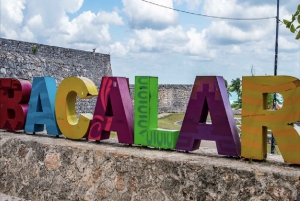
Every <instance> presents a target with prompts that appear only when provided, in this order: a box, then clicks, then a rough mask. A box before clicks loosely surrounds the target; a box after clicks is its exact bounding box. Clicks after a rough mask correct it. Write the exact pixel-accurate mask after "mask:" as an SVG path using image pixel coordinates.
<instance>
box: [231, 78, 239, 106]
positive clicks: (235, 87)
mask: <svg viewBox="0 0 300 201" xmlns="http://www.w3.org/2000/svg"><path fill="white" fill-rule="evenodd" d="M228 91H229V92H236V94H237V100H236V101H234V103H235V104H236V105H237V108H241V107H242V82H241V79H240V78H236V79H233V80H231V84H230V86H229V87H228Z"/></svg>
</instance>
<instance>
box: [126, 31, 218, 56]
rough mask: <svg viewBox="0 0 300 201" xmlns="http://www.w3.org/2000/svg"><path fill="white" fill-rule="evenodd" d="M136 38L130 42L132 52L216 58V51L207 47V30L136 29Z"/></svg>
mask: <svg viewBox="0 0 300 201" xmlns="http://www.w3.org/2000/svg"><path fill="white" fill-rule="evenodd" d="M135 34H136V39H131V40H129V42H128V46H129V50H130V51H132V52H165V53H167V54H184V55H188V56H191V57H192V58H193V59H197V60H210V59H212V58H214V57H215V56H216V55H215V51H213V50H210V49H208V48H207V44H206V43H207V42H206V33H205V31H202V32H197V30H196V29H195V28H191V29H190V30H188V31H186V32H185V31H184V30H183V28H182V26H176V27H169V28H166V29H163V30H153V29H143V30H135Z"/></svg>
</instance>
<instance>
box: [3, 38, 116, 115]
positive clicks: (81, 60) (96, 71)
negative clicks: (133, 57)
mask: <svg viewBox="0 0 300 201" xmlns="http://www.w3.org/2000/svg"><path fill="white" fill-rule="evenodd" d="M33 46H37V52H36V53H35V54H34V53H33V51H32V47H33ZM39 76H52V77H55V79H56V81H57V84H59V83H60V82H61V81H62V80H63V79H64V78H66V77H70V76H84V77H87V78H89V79H91V80H92V81H93V82H94V83H95V85H96V87H97V88H98V87H99V85H100V81H101V78H102V77H103V76H112V70H111V65H110V55H107V54H100V53H94V52H87V51H81V50H74V49H69V48H62V47H55V46H48V45H42V44H36V43H28V42H22V41H16V40H9V39H4V38H0V77H11V78H23V79H28V80H30V81H32V79H33V77H39ZM95 102H96V99H95V98H94V99H90V100H80V101H78V102H77V110H78V112H91V113H93V112H94V105H95Z"/></svg>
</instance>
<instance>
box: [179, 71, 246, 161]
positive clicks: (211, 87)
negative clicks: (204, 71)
mask: <svg viewBox="0 0 300 201" xmlns="http://www.w3.org/2000/svg"><path fill="white" fill-rule="evenodd" d="M208 112H210V117H211V120H212V124H207V123H206V119H207V115H208ZM201 140H210V141H216V145H217V149H218V153H219V154H220V155H227V156H240V153H241V144H240V139H239V135H238V131H237V128H236V124H235V121H234V117H233V112H232V110H231V107H230V103H229V99H228V95H227V91H226V87H225V82H224V80H223V78H222V77H219V76H203V77H202V76H197V77H196V79H195V83H194V87H193V90H192V94H191V97H190V101H189V104H188V106H187V110H186V113H185V117H184V120H183V122H182V127H181V130H180V135H179V139H178V142H177V145H176V149H178V150H185V151H193V150H196V149H198V148H199V146H200V143H201Z"/></svg>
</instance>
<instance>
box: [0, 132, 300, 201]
mask: <svg viewBox="0 0 300 201" xmlns="http://www.w3.org/2000/svg"><path fill="white" fill-rule="evenodd" d="M278 160H279V159H278ZM278 160H275V159H272V158H271V159H269V160H268V161H267V162H255V161H253V162H249V161H246V160H243V159H235V158H228V157H222V156H218V155H217V154H216V153H212V152H209V151H208V149H207V148H200V150H199V151H197V152H192V153H182V152H176V151H164V150H160V151H159V150H154V149H150V148H142V147H137V146H133V147H130V146H127V145H121V144H117V143H116V142H115V141H108V142H101V143H94V142H86V141H71V140H67V139H62V138H53V137H48V136H43V135H40V136H38V135H36V136H32V135H25V134H16V133H8V132H0V178H1V179H0V193H4V194H7V195H11V196H17V197H21V198H24V199H28V200H29V199H30V200H32V201H35V200H38V201H42V200H72V201H73V200H122V201H127V200H128V201H129V200H155V201H159V200H165V201H167V200H168V201H170V200H176V201H177V200H182V201H185V200H201V201H202V200H222V201H224V200H225V201H226V200H243V201H244V200H285V201H286V200H300V179H299V178H300V171H299V167H298V166H289V165H287V164H284V163H283V162H282V159H280V160H281V161H278Z"/></svg>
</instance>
